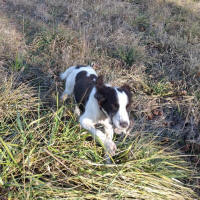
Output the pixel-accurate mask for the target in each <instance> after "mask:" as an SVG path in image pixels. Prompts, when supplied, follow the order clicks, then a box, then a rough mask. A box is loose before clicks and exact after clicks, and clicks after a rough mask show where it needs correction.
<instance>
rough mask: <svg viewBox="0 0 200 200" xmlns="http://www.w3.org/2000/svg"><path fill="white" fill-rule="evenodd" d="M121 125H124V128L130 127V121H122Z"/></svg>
mask: <svg viewBox="0 0 200 200" xmlns="http://www.w3.org/2000/svg"><path fill="white" fill-rule="evenodd" d="M119 125H120V126H121V127H122V128H127V127H128V122H124V121H122V122H120V123H119Z"/></svg>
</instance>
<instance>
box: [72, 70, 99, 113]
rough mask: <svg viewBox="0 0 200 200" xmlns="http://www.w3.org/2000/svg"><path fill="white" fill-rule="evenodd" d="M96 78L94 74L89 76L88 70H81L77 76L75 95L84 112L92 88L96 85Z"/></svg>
mask: <svg viewBox="0 0 200 200" xmlns="http://www.w3.org/2000/svg"><path fill="white" fill-rule="evenodd" d="M96 79H97V76H96V75H94V74H92V75H90V76H87V72H86V71H81V72H79V73H78V74H77V76H76V82H75V86H74V97H75V100H76V103H77V104H78V105H79V109H80V110H81V112H82V113H83V112H84V111H85V105H86V103H87V101H88V98H89V95H90V92H91V90H92V88H93V87H94V86H95V82H96Z"/></svg>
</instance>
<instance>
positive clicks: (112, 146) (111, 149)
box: [104, 140, 117, 156]
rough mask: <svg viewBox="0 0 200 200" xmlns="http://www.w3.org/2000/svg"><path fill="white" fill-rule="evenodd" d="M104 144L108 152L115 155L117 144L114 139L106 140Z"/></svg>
mask: <svg viewBox="0 0 200 200" xmlns="http://www.w3.org/2000/svg"><path fill="white" fill-rule="evenodd" d="M104 145H105V149H106V153H108V154H109V155H111V156H114V155H115V152H116V150H117V146H116V144H115V143H114V142H113V141H112V140H106V142H105V144H104Z"/></svg>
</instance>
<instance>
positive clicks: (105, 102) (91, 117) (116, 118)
mask: <svg viewBox="0 0 200 200" xmlns="http://www.w3.org/2000/svg"><path fill="white" fill-rule="evenodd" d="M60 78H61V79H62V80H65V81H66V83H65V91H64V92H63V94H62V96H61V98H62V99H63V100H64V97H65V95H71V94H73V95H74V98H75V101H76V103H77V105H78V107H79V109H80V111H81V112H80V113H81V114H80V119H79V121H80V124H81V126H82V127H83V128H84V129H86V130H88V131H89V132H90V133H91V134H92V136H93V138H94V139H95V140H97V141H99V142H100V144H103V146H104V148H105V150H106V152H107V154H110V155H111V156H113V155H115V151H116V149H117V148H116V145H115V143H114V142H113V140H112V139H113V132H114V131H113V127H114V128H117V129H118V130H120V131H121V132H125V131H126V130H127V129H128V127H129V125H130V120H129V114H128V109H129V107H130V103H131V92H130V88H129V86H127V85H124V86H122V87H111V86H109V85H107V84H104V82H103V77H102V76H99V77H97V74H96V72H95V71H94V69H93V68H92V67H91V66H71V67H69V68H68V69H67V70H66V71H65V72H64V73H62V74H61V75H60ZM76 109H77V108H76ZM97 123H100V124H103V125H104V129H105V134H104V133H103V132H102V131H100V130H98V129H96V128H95V124H97Z"/></svg>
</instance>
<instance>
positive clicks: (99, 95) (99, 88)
mask: <svg viewBox="0 0 200 200" xmlns="http://www.w3.org/2000/svg"><path fill="white" fill-rule="evenodd" d="M95 86H96V89H97V91H96V94H95V95H94V97H95V98H96V99H97V101H98V103H99V105H101V104H102V102H103V101H104V100H105V96H104V94H103V87H104V82H103V75H100V76H99V77H98V78H97V80H96V84H95Z"/></svg>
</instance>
